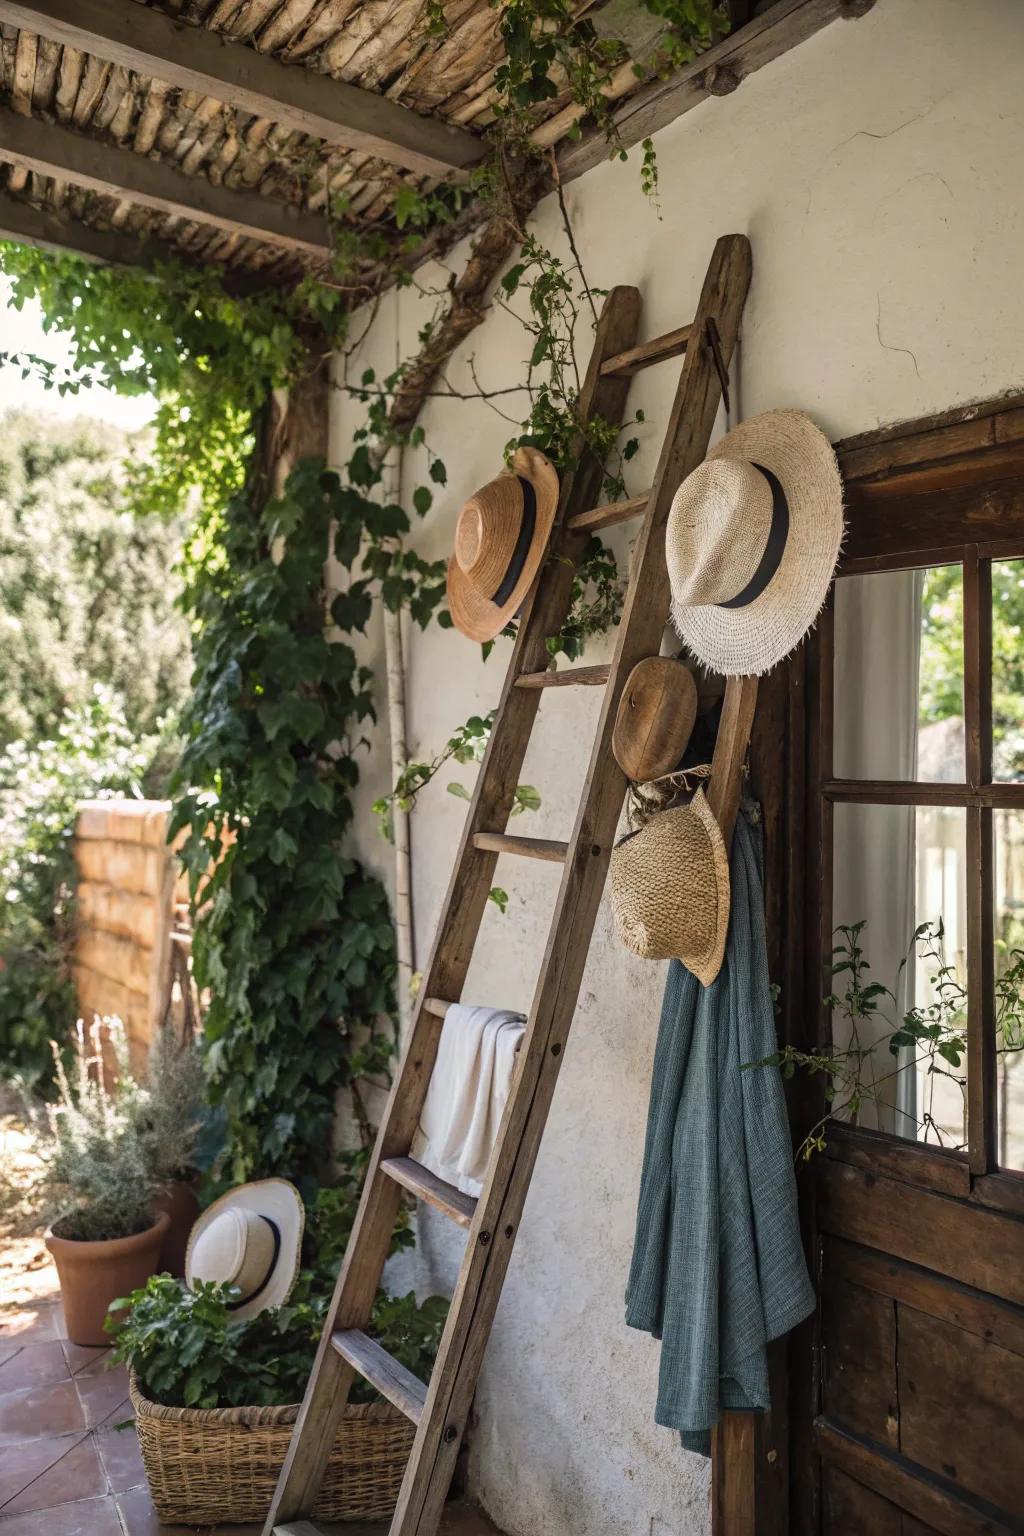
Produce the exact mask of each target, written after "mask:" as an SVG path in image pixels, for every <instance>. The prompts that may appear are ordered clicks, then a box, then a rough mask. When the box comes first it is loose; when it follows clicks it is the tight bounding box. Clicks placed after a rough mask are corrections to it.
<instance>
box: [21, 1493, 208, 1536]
mask: <svg viewBox="0 0 1024 1536" xmlns="http://www.w3.org/2000/svg"><path fill="white" fill-rule="evenodd" d="M128 1529H129V1531H130V1532H131V1536H135V1532H134V1530H133V1529H132V1528H131V1527H130V1526H129V1527H128ZM0 1532H2V1533H3V1536H124V1527H123V1526H122V1525H121V1522H120V1520H119V1519H118V1517H117V1505H116V1504H115V1503H114V1500H113V1499H112V1498H106V1499H81V1500H80V1501H79V1502H78V1503H77V1504H62V1505H61V1506H60V1508H59V1509H36V1510H33V1511H32V1512H31V1514H25V1515H12V1516H11V1518H10V1519H9V1520H4V1519H3V1518H2V1517H0ZM190 1536H191V1533H190Z"/></svg>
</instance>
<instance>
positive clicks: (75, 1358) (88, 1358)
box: [61, 1339, 110, 1376]
mask: <svg viewBox="0 0 1024 1536" xmlns="http://www.w3.org/2000/svg"><path fill="white" fill-rule="evenodd" d="M61 1348H62V1349H63V1351H64V1355H65V1358H66V1359H67V1362H68V1370H69V1371H70V1372H71V1374H72V1376H77V1375H78V1373H79V1371H85V1370H88V1369H89V1367H90V1366H97V1365H98V1364H99V1363H100V1362H101V1361H103V1360H105V1359H106V1357H107V1356H108V1355H109V1354H110V1348H109V1346H107V1347H106V1348H105V1349H93V1348H91V1347H90V1345H88V1344H72V1342H71V1340H70V1339H62V1340H61Z"/></svg>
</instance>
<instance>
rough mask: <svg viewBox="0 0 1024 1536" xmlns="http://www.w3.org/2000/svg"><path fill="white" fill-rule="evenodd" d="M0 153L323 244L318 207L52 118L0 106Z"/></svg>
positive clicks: (318, 247) (178, 208)
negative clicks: (238, 187)
mask: <svg viewBox="0 0 1024 1536" xmlns="http://www.w3.org/2000/svg"><path fill="white" fill-rule="evenodd" d="M131 3H132V4H133V5H134V4H135V3H136V0H131ZM139 9H140V10H141V6H140V7H139ZM0 160H12V161H14V162H15V163H16V164H18V165H23V166H26V167H27V169H28V170H30V171H36V172H37V173H38V174H39V175H42V176H55V177H57V178H58V179H59V180H62V181H70V182H73V183H74V184H75V185H76V186H79V187H85V188H87V189H88V191H90V192H99V193H101V194H104V195H106V196H110V197H117V198H127V199H128V201H129V202H133V203H140V204H141V205H142V206H143V207H145V208H155V209H156V210H157V211H158V212H159V213H170V214H174V215H176V216H178V217H181V218H186V219H196V220H198V221H199V222H200V223H202V224H211V225H213V226H214V228H216V229H225V230H228V231H229V232H230V233H232V234H234V233H238V234H242V235H248V236H250V237H251V238H252V239H254V240H265V241H269V242H271V243H273V244H275V245H280V246H283V247H284V248H285V249H286V250H293V251H298V252H300V253H301V254H303V255H307V256H309V255H312V256H315V257H318V258H319V259H320V260H324V259H325V258H326V256H327V254H328V252H329V250H330V233H329V230H328V227H327V221H326V219H323V218H321V217H320V216H319V215H317V214H312V213H305V212H303V211H302V210H301V209H298V208H292V207H291V206H289V204H287V203H281V202H275V201H272V200H271V199H270V198H267V197H262V196H260V195H259V194H258V193H255V192H236V191H234V190H233V189H232V188H230V187H215V186H214V185H213V183H212V182H210V181H207V179H206V177H205V176H187V175H185V173H184V172H183V171H179V170H177V169H176V168H175V167H174V166H171V165H166V164H164V162H163V161H162V160H150V159H147V157H146V156H144V155H137V154H135V153H134V152H133V151H132V150H130V149H121V148H120V147H119V146H118V145H116V144H105V143H103V142H102V141H101V140H98V139H92V138H87V137H86V136H85V135H84V134H81V133H76V132H74V131H73V130H72V129H70V128H63V127H61V126H60V125H59V124H57V123H45V122H43V121H42V120H41V119H39V118H36V117H22V116H20V115H19V114H18V113H17V112H12V111H11V110H10V109H9V108H7V107H0Z"/></svg>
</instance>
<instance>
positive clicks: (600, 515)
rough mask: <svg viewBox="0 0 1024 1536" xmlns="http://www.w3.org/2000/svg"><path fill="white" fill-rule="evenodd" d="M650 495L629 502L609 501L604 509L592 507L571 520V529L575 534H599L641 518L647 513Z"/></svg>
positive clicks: (630, 499) (636, 497) (646, 492)
mask: <svg viewBox="0 0 1024 1536" xmlns="http://www.w3.org/2000/svg"><path fill="white" fill-rule="evenodd" d="M650 495H651V493H650V491H645V492H644V493H643V495H642V496H631V497H630V498H629V500H628V501H609V502H608V503H607V504H606V505H605V506H603V507H590V508H588V510H587V511H586V512H577V513H576V515H575V517H571V518H570V519H569V527H570V528H571V529H573V531H574V532H580V533H598V532H599V531H600V530H601V529H602V528H614V527H615V526H616V525H617V524H618V523H628V522H629V520H630V518H632V517H639V516H640V514H641V513H642V512H646V511H647V503H648V501H649V500H650Z"/></svg>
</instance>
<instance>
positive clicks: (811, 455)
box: [665, 411, 843, 677]
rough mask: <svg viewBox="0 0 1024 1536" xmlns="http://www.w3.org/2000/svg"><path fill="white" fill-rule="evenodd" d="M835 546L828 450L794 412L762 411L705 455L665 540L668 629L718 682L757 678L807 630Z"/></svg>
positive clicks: (836, 516)
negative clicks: (673, 630)
mask: <svg viewBox="0 0 1024 1536" xmlns="http://www.w3.org/2000/svg"><path fill="white" fill-rule="evenodd" d="M842 536H843V482H842V479H841V477H840V474H839V465H838V464H837V463H836V456H835V454H834V453H833V451H832V445H831V443H830V442H829V440H828V438H827V437H826V436H825V434H824V432H822V431H821V430H820V428H819V427H816V426H815V424H814V422H813V421H812V420H811V418H810V417H809V416H808V415H806V414H805V413H804V412H803V411H765V412H764V414H763V415H761V416H754V417H752V418H751V420H750V421H745V422H743V423H742V424H741V425H740V426H738V427H736V428H735V429H734V430H733V431H732V432H730V433H728V435H727V436H726V437H723V438H722V439H721V441H720V442H718V443H716V444H715V446H714V448H712V449H711V451H710V453H709V454H708V456H707V458H706V459H705V461H704V463H703V464H701V465H699V466H698V468H697V469H695V470H694V471H693V473H692V474H689V475H687V477H686V479H685V480H684V481H683V483H682V485H681V486H680V487H679V490H678V491H677V492H676V496H675V500H674V501H673V503H672V509H671V511H670V512H669V515H668V523H667V525H666V529H665V559H666V563H667V565H668V573H669V580H670V581H671V584H672V621H673V623H674V624H675V627H676V629H677V630H678V631H679V634H680V635H681V636H682V638H683V640H685V642H686V644H687V645H688V646H689V648H690V650H691V651H692V652H693V654H694V655H695V656H696V657H697V658H698V660H700V661H702V662H703V663H704V665H705V666H706V667H709V668H711V670H712V671H714V672H721V673H724V674H725V676H727V677H749V676H760V675H761V674H762V673H764V672H768V671H770V670H771V668H772V667H774V666H775V664H776V663H777V662H779V661H781V660H782V658H783V657H784V656H787V655H788V654H789V652H790V651H792V650H793V649H794V648H795V647H796V646H797V645H799V643H800V641H801V640H802V639H803V637H804V635H805V634H806V633H807V631H808V630H809V629H810V627H811V625H812V624H813V623H814V620H815V619H816V618H817V616H818V613H819V612H820V610H821V607H822V604H823V603H824V601H825V598H826V596H827V595H828V589H829V583H830V582H831V580H832V574H833V572H834V570H835V565H836V559H837V557H838V555H839V545H840V542H841V540H842Z"/></svg>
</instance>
